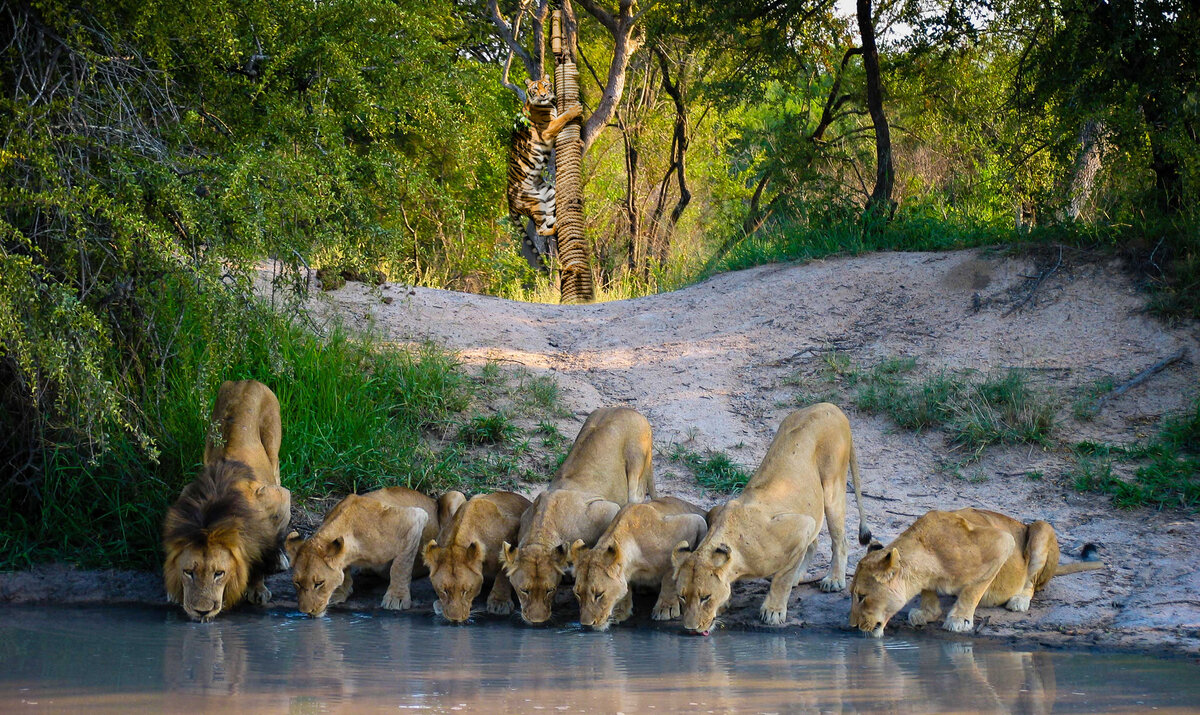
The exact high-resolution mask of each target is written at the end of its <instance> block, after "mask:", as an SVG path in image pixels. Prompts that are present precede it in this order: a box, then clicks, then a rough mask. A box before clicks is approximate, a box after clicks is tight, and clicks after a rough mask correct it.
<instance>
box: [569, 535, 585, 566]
mask: <svg viewBox="0 0 1200 715" xmlns="http://www.w3.org/2000/svg"><path fill="white" fill-rule="evenodd" d="M586 550H587V544H585V543H583V539H575V543H573V544H571V553H570V555H569V556H567V563H569V564H571V565H572V566H578V565H579V559H580V558H581V557H582V556H583V552H584V551H586Z"/></svg>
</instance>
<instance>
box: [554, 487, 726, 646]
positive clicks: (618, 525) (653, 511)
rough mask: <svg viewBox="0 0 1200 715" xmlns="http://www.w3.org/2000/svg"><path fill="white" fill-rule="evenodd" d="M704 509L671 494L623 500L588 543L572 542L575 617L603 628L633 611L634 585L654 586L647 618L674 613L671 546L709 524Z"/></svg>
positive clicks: (691, 540)
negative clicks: (637, 501)
mask: <svg viewBox="0 0 1200 715" xmlns="http://www.w3.org/2000/svg"><path fill="white" fill-rule="evenodd" d="M705 513H706V512H705V510H704V509H701V508H700V507H698V506H696V505H694V504H689V503H688V502H685V501H683V500H682V499H676V498H675V497H659V498H657V499H652V500H650V501H648V502H644V503H641V504H626V505H625V506H623V507H621V510H620V511H619V512H617V516H616V518H614V519H613V521H612V523H611V524H609V525H608V528H607V529H605V531H604V533H603V534H602V535H601V536H600V538H599V539H598V540H597V541H596V545H595V546H594V547H593V548H591V549H589V548H587V546H586V545H585V544H584V542H583V540H582V539H579V540H576V541H575V543H574V544H572V545H571V554H570V562H571V564H572V565H573V566H574V567H575V589H574V590H575V597H576V598H577V599H578V600H579V622H580V623H581V624H583V625H585V626H588V627H591V628H595V629H598V630H604V629H606V628H608V626H609V623H610V622H612V623H621V622H622V621H625V620H626V619H628V618H629V617H630V616H632V615H633V594H632V588H633V587H634V586H640V587H651V588H657V589H658V601H657V602H656V603H655V604H654V609H653V611H652V612H651V614H650V615H651V618H653V619H654V620H656V621H665V620H669V619H671V618H675V617H677V616H678V615H679V597H678V595H677V594H676V593H675V575H674V570H673V569H672V567H671V552H672V551H673V550H674V549H675V546H676V545H677V544H679V543H680V542H681V541H683V542H687V544H688V545H689V547H695V546H696V544H698V543H699V542H700V540H701V539H703V538H704V534H705V532H706V531H707V530H708V524H707V522H706V521H705Z"/></svg>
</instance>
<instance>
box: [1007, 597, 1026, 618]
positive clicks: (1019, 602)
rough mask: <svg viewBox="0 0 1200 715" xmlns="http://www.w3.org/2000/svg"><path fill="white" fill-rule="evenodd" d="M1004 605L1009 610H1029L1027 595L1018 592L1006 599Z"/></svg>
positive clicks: (1018, 611)
mask: <svg viewBox="0 0 1200 715" xmlns="http://www.w3.org/2000/svg"><path fill="white" fill-rule="evenodd" d="M1004 607H1005V608H1007V609H1008V610H1010V611H1016V612H1017V613H1025V612H1026V611H1028V610H1029V596H1026V595H1025V594H1023V593H1019V594H1017V595H1016V596H1013V597H1012V598H1010V599H1008V603H1006V604H1004Z"/></svg>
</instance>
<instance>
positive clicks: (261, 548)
mask: <svg viewBox="0 0 1200 715" xmlns="http://www.w3.org/2000/svg"><path fill="white" fill-rule="evenodd" d="M211 421H212V423H213V426H214V427H215V428H216V429H215V434H210V435H209V436H208V439H207V440H206V441H205V446H204V469H203V470H202V471H201V472H200V476H198V477H197V478H196V480H195V481H193V482H191V483H190V484H188V485H187V486H186V487H184V489H183V492H182V493H181V494H180V495H179V499H178V500H177V501H176V502H175V503H174V504H173V505H172V506H171V508H170V509H168V510H167V516H166V519H165V520H164V523H163V551H164V552H165V554H166V559H165V562H164V563H163V580H164V582H165V584H166V589H167V598H168V599H169V600H170V601H172V602H174V603H178V604H180V605H182V606H183V610H184V612H185V613H187V615H188V616H189V617H190V618H192V619H193V620H196V621H202V622H207V621H211V620H212V619H213V618H215V617H216V616H217V614H218V613H220V612H221V611H222V610H224V609H228V608H231V607H233V606H234V605H236V604H237V603H238V602H240V601H241V600H242V599H243V598H245V599H247V600H249V601H250V602H251V603H254V604H257V605H264V604H266V603H267V602H268V601H270V600H271V592H270V591H269V590H268V589H267V587H266V585H265V584H263V577H264V576H266V575H267V573H268V572H270V571H272V570H274V569H275V568H276V567H277V566H278V565H279V558H278V554H279V547H280V544H281V542H282V538H283V533H284V531H285V530H286V529H287V524H288V519H289V518H290V517H291V502H292V499H291V492H289V491H288V490H287V489H284V488H283V486H282V485H281V484H280V481H279V442H280V438H281V436H282V427H281V425H280V420H279V400H278V399H276V397H275V393H274V392H271V390H270V388H268V387H267V386H266V385H264V384H262V383H261V382H256V381H254V380H243V381H241V382H225V383H223V384H222V385H221V387H220V389H219V390H218V391H217V402H216V404H215V405H214V406H213V411H212V417H211Z"/></svg>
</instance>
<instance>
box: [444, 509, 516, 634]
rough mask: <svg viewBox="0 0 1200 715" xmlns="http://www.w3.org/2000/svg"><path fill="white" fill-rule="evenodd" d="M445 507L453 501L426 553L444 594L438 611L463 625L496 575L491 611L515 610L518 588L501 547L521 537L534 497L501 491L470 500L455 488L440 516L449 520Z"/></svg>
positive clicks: (489, 604)
mask: <svg viewBox="0 0 1200 715" xmlns="http://www.w3.org/2000/svg"><path fill="white" fill-rule="evenodd" d="M464 502H465V503H464ZM443 505H449V509H448V512H449V513H448V514H447V515H446V517H444V519H443V520H442V522H441V529H440V530H439V531H438V537H437V539H436V540H433V539H431V540H430V541H429V542H428V543H426V544H425V548H424V549H423V550H422V551H421V558H422V559H424V560H425V565H426V566H428V567H429V580H430V582H431V583H432V584H433V590H434V592H435V593H437V596H438V600H437V601H436V602H435V603H434V604H433V606H434V611H436V612H439V613H441V615H443V616H445V617H446V619H447V620H450V621H453V622H455V623H462V622H463V621H465V620H467V619H468V618H470V616H471V604H472V603H473V602H474V601H475V597H476V596H478V595H479V591H480V590H481V589H482V588H483V581H484V579H488V578H491V579H494V581H493V583H492V590H491V592H490V593H489V594H488V598H487V610H488V613H495V614H499V615H507V614H509V613H512V586H511V584H509V582H508V577H507V576H505V575H504V571H503V570H502V569H500V567H499V564H500V545H501V544H502V543H504V542H505V541H506V540H512V541H516V539H517V532H518V530H519V529H520V528H521V515H522V514H524V513H525V510H526V509H528V508H529V507H530V502H529V500H528V499H526V498H525V497H523V496H521V495H520V494H515V493H513V492H496V493H494V494H480V495H478V496H475V497H472V498H471V500H470V501H466V498H465V497H464V496H463V494H462V493H461V492H449V493H447V494H445V495H443V496H442V498H441V499H439V500H438V512H439V518H443V517H441V516H440V515H441V513H442V509H443Z"/></svg>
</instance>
